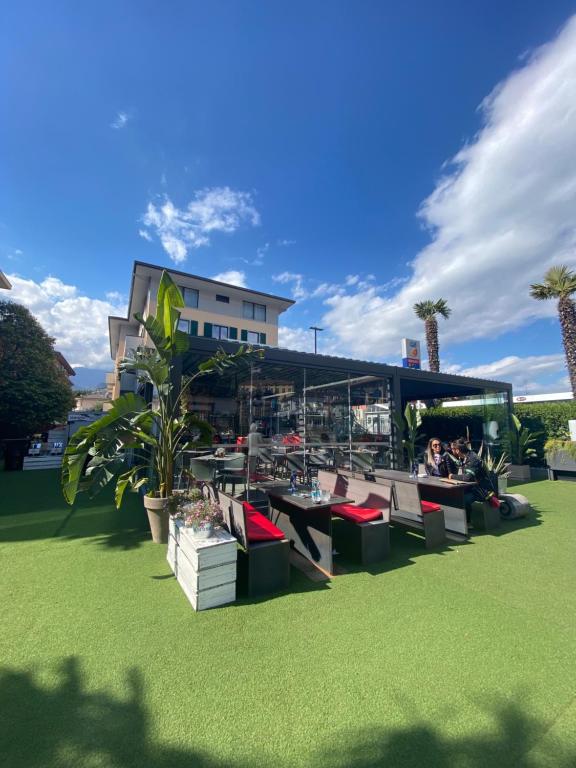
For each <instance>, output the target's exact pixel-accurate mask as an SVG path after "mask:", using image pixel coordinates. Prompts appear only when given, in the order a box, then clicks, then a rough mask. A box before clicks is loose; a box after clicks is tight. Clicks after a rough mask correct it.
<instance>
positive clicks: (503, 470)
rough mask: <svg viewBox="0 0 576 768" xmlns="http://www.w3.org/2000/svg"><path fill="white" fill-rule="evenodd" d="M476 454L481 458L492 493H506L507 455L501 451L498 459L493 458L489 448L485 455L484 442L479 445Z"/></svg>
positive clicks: (508, 472)
mask: <svg viewBox="0 0 576 768" xmlns="http://www.w3.org/2000/svg"><path fill="white" fill-rule="evenodd" d="M478 455H479V456H480V458H481V459H482V462H483V464H484V469H485V470H486V473H487V475H488V478H489V480H490V485H491V486H492V490H493V491H494V493H495V494H496V495H497V496H500V495H501V494H503V493H506V492H507V490H508V478H509V477H510V464H509V463H508V456H507V455H506V454H505V453H503V454H502V455H501V456H500V458H499V459H495V458H494V456H492V454H491V453H490V449H489V448H487V449H486V455H484V444H482V445H481V446H480V450H479V451H478Z"/></svg>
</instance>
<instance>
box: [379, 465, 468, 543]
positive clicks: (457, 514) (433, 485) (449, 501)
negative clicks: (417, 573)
mask: <svg viewBox="0 0 576 768" xmlns="http://www.w3.org/2000/svg"><path fill="white" fill-rule="evenodd" d="M370 474H371V475H372V476H373V477H374V478H375V479H376V480H377V479H378V478H382V479H385V480H397V481H402V482H405V483H417V484H418V489H419V491H420V498H421V500H422V501H431V502H433V503H434V504H440V506H441V507H442V509H443V510H444V525H445V529H446V533H447V534H452V535H453V536H455V537H460V538H461V537H466V538H468V536H469V535H470V534H469V531H468V521H467V516H466V500H465V495H466V493H468V492H469V491H470V489H471V488H473V487H474V486H475V485H476V483H474V482H470V481H466V480H453V479H449V478H445V477H430V476H429V475H424V476H420V475H418V477H411V476H410V473H409V472H402V471H401V470H398V469H375V470H374V471H373V472H371V473H370Z"/></svg>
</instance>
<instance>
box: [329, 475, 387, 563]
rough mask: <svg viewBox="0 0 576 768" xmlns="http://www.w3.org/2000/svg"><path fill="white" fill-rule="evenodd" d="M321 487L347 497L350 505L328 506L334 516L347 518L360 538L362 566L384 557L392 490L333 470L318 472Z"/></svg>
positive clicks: (336, 494) (376, 561) (335, 494)
mask: <svg viewBox="0 0 576 768" xmlns="http://www.w3.org/2000/svg"><path fill="white" fill-rule="evenodd" d="M318 480H319V481H320V486H321V487H322V489H323V490H327V491H330V493H331V494H333V495H334V496H346V497H347V498H349V499H353V502H354V503H353V504H335V505H334V506H332V507H331V508H330V512H331V513H332V516H333V517H339V518H341V519H342V520H344V521H346V524H347V525H348V526H350V527H349V530H351V531H354V532H355V535H356V536H357V538H358V541H359V548H360V557H361V560H362V564H363V565H371V564H372V563H378V562H380V561H381V560H385V559H386V557H388V555H389V553H390V531H389V521H390V506H391V504H390V501H391V496H392V489H391V488H390V487H389V486H376V484H375V483H371V482H369V481H368V480H363V479H357V478H355V477H353V476H350V477H345V476H344V475H342V474H339V473H336V472H326V471H325V470H320V471H319V472H318Z"/></svg>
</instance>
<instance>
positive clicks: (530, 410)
mask: <svg viewBox="0 0 576 768" xmlns="http://www.w3.org/2000/svg"><path fill="white" fill-rule="evenodd" d="M503 413H504V409H503V408H502V406H488V407H487V408H483V407H482V406H470V407H468V408H466V407H458V408H429V409H428V410H426V411H421V415H422V430H421V431H422V433H423V434H424V435H425V436H426V439H430V438H431V437H439V438H441V439H442V440H453V439H454V438H457V437H464V436H465V435H466V428H468V429H469V432H470V438H471V440H472V443H473V444H474V445H475V446H477V445H478V444H479V443H480V442H481V440H482V437H483V430H482V426H483V424H484V422H486V421H491V420H494V421H498V422H501V421H502V415H503ZM514 413H515V414H516V415H517V416H518V418H519V419H520V421H521V423H522V426H524V427H526V428H527V429H528V430H530V432H541V433H542V434H541V435H539V437H538V438H537V439H536V442H535V443H534V444H533V447H534V449H535V451H536V456H535V457H534V458H533V459H531V460H530V462H529V463H530V464H533V465H535V466H545V464H546V461H545V459H544V443H545V442H546V440H548V439H549V438H557V439H560V440H566V439H569V437H570V433H569V430H568V420H569V419H576V400H565V401H561V402H557V403H515V404H514Z"/></svg>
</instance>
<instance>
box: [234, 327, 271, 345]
mask: <svg viewBox="0 0 576 768" xmlns="http://www.w3.org/2000/svg"><path fill="white" fill-rule="evenodd" d="M240 340H241V341H247V342H248V343H249V344H266V334H265V333H258V332H257V331H245V330H241V331H240Z"/></svg>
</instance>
